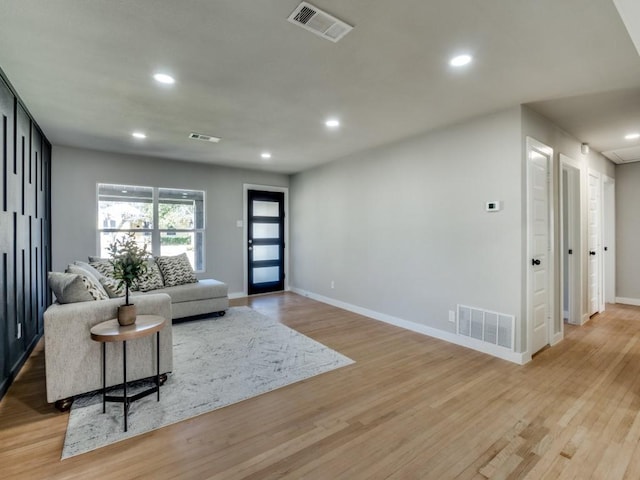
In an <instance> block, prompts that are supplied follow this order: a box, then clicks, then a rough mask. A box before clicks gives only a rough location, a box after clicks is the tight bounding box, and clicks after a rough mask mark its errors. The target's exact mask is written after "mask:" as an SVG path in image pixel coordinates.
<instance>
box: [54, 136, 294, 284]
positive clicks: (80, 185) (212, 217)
mask: <svg viewBox="0 0 640 480" xmlns="http://www.w3.org/2000/svg"><path fill="white" fill-rule="evenodd" d="M98 183H122V184H131V185H145V186H153V187H174V188H185V189H194V190H204V191H205V192H206V194H205V195H206V234H205V235H206V240H205V242H206V243H205V245H206V252H205V261H206V271H205V272H204V273H202V274H199V275H198V276H199V277H200V278H205V277H208V278H211V277H213V278H216V279H218V280H221V281H224V282H226V283H228V285H229V292H230V293H237V292H242V290H243V278H244V271H243V268H244V267H243V248H244V241H243V237H242V229H241V228H238V227H237V226H236V221H237V220H241V219H242V218H243V211H242V209H243V184H244V183H252V184H258V185H272V186H288V183H289V178H288V176H286V175H280V174H272V173H267V172H257V171H251V170H241V169H233V168H225V167H216V166H211V165H205V164H200V163H185V162H179V161H170V160H165V159H158V158H149V157H134V156H130V155H120V154H115V153H105V152H98V151H93V150H84V149H78V148H70V147H53V153H52V194H51V197H52V202H51V203H52V212H51V216H52V244H53V253H52V260H53V262H52V263H53V269H54V270H63V269H64V268H65V267H66V265H67V264H68V263H69V262H71V261H73V260H76V259H86V257H87V255H95V254H96V253H97V251H96V250H97V246H96V226H97V220H96V212H97V208H96V185H97V184H98Z"/></svg>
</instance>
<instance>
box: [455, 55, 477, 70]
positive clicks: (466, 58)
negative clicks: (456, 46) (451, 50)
mask: <svg viewBox="0 0 640 480" xmlns="http://www.w3.org/2000/svg"><path fill="white" fill-rule="evenodd" d="M471 60H473V57H471V55H467V54H464V55H458V56H457V57H453V58H452V59H451V60H449V65H451V66H452V67H462V66H464V65H467V64H469V63H471Z"/></svg>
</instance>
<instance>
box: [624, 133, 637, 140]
mask: <svg viewBox="0 0 640 480" xmlns="http://www.w3.org/2000/svg"><path fill="white" fill-rule="evenodd" d="M624 138H626V139H627V140H635V139H636V138H640V133H630V134H629V135H625V136H624Z"/></svg>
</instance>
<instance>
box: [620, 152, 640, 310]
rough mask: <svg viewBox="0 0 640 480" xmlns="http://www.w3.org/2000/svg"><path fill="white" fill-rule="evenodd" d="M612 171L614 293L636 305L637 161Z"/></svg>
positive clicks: (639, 287)
mask: <svg viewBox="0 0 640 480" xmlns="http://www.w3.org/2000/svg"><path fill="white" fill-rule="evenodd" d="M616 173H617V175H616V260H617V261H616V296H617V297H619V300H618V301H624V302H626V303H635V304H637V305H640V214H639V213H638V212H639V210H640V188H639V186H640V163H628V164H626V165H624V164H623V165H618V166H617V167H616ZM629 300H631V302H629ZM634 300H635V302H634Z"/></svg>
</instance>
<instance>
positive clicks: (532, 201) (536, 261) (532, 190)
mask: <svg viewBox="0 0 640 480" xmlns="http://www.w3.org/2000/svg"><path fill="white" fill-rule="evenodd" d="M552 158H553V151H552V150H551V148H550V147H548V146H546V145H544V144H542V143H540V142H538V141H536V140H534V139H532V138H527V196H528V198H527V213H528V214H527V222H528V237H529V238H528V252H529V255H528V258H527V262H528V265H527V269H528V271H529V274H528V276H527V278H528V281H527V283H528V286H527V296H528V312H527V313H528V317H529V318H528V323H529V332H530V334H531V354H532V355H533V354H534V353H536V352H537V351H538V350H540V349H542V348H544V347H545V346H546V345H548V344H549V343H550V342H549V338H550V333H549V330H550V323H551V318H550V317H551V311H552V305H551V292H552V285H551V275H550V273H551V272H552V271H553V270H552V268H553V264H552V256H551V248H550V247H551V235H550V234H551V223H550V208H549V207H550V197H549V193H550V188H549V183H550V172H551V160H552Z"/></svg>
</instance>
